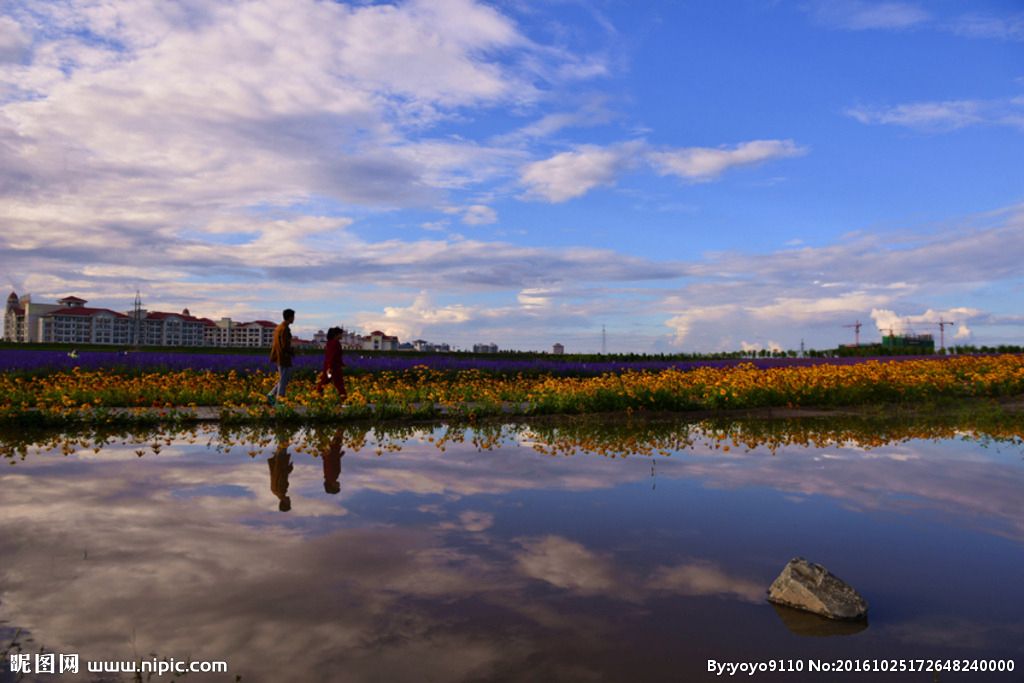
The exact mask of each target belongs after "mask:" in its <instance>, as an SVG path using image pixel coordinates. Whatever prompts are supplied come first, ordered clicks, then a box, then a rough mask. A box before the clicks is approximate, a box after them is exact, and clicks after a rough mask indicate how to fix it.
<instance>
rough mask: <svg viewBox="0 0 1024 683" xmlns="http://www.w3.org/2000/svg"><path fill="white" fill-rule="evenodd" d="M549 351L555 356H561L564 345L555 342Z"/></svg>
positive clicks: (563, 351)
mask: <svg viewBox="0 0 1024 683" xmlns="http://www.w3.org/2000/svg"><path fill="white" fill-rule="evenodd" d="M551 353H552V354H553V355H555V356H561V355H562V354H564V353H565V347H564V346H562V345H561V344H555V345H554V346H552V347H551Z"/></svg>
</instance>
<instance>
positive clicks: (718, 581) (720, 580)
mask: <svg viewBox="0 0 1024 683" xmlns="http://www.w3.org/2000/svg"><path fill="white" fill-rule="evenodd" d="M648 585H649V587H650V588H653V589H655V590H661V591H666V592H669V593H675V594H677V595H721V596H728V597H734V598H737V599H739V600H745V601H747V602H755V603H760V602H764V599H765V586H763V585H762V584H760V583H757V582H756V581H750V580H748V579H741V578H737V577H734V576H730V575H729V574H727V573H725V572H724V571H722V569H721V568H719V567H718V566H716V565H715V564H713V563H711V562H704V561H697V562H690V563H688V564H681V565H678V566H675V567H659V568H658V569H657V571H655V572H654V575H653V576H652V577H651V580H650V582H649V583H648Z"/></svg>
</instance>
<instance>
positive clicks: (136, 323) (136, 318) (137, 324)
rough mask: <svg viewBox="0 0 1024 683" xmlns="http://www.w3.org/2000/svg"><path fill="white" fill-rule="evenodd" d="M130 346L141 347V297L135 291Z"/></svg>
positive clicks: (137, 291)
mask: <svg viewBox="0 0 1024 683" xmlns="http://www.w3.org/2000/svg"><path fill="white" fill-rule="evenodd" d="M131 342H132V346H134V347H135V348H139V346H141V345H142V296H141V295H140V294H139V290H137V289H136V290H135V304H134V305H133V306H132V340H131Z"/></svg>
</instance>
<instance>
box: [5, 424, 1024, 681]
mask: <svg viewBox="0 0 1024 683" xmlns="http://www.w3.org/2000/svg"><path fill="white" fill-rule="evenodd" d="M772 429H775V428H772ZM631 430H632V431H631ZM612 431H613V430H611V428H609V429H608V430H605V431H602V428H601V426H600V425H596V426H595V425H590V426H588V427H587V428H586V429H584V430H582V431H579V430H577V431H572V430H567V431H565V432H559V430H558V428H557V427H549V428H546V429H543V430H537V429H533V428H529V427H523V426H505V427H504V428H500V429H499V428H491V429H490V430H489V431H479V432H474V431H473V430H467V431H466V432H464V433H458V434H455V435H454V436H455V438H451V437H452V434H450V433H449V432H448V429H447V428H446V427H444V426H437V427H423V428H415V429H406V430H405V431H403V432H401V433H399V434H391V435H381V434H375V433H370V434H367V435H363V434H361V433H360V432H358V430H356V431H353V430H352V429H351V428H349V429H347V430H346V431H343V432H334V431H332V430H330V429H324V428H317V429H316V430H309V431H305V430H303V431H297V432H295V431H289V432H278V433H272V432H268V433H249V434H238V433H236V434H220V433H218V432H211V431H203V432H200V433H198V434H187V433H179V434H173V433H170V434H161V435H152V434H151V435H140V436H137V437H128V438H120V439H114V440H112V441H109V442H107V443H101V442H102V439H99V440H97V439H92V440H90V439H89V438H85V439H79V440H78V441H77V442H71V443H62V442H60V441H59V440H58V441H54V442H51V443H43V442H42V441H41V442H40V443H39V444H36V445H32V444H31V443H30V442H31V441H32V439H28V440H27V442H28V443H27V445H28V447H27V448H26V449H25V450H23V451H22V452H20V453H18V454H11V453H8V454H7V455H8V457H7V458H6V460H7V462H6V463H5V462H3V461H2V460H0V467H2V469H0V558H2V559H0V639H2V641H3V644H4V645H6V644H7V643H9V642H11V641H12V640H17V641H18V643H20V646H21V648H22V651H24V652H35V651H38V649H39V648H40V647H43V648H45V650H46V651H48V652H54V653H77V654H79V655H80V657H81V658H82V661H83V662H84V661H85V660H104V659H116V660H139V659H146V660H151V659H152V658H153V657H154V656H155V657H157V658H174V659H175V660H184V659H188V658H191V659H193V660H222V661H227V662H228V664H229V666H230V673H229V674H227V675H222V676H220V677H211V676H205V677H204V676H202V675H197V674H192V675H189V676H187V677H186V678H184V679H183V680H185V681H193V680H197V681H198V680H235V676H236V675H240V676H241V677H242V678H241V680H242V681H382V682H383V681H489V680H514V681H518V680H531V681H689V680H710V679H712V678H714V676H712V675H711V674H709V673H708V671H707V666H708V660H709V659H714V660H717V661H720V662H757V661H767V660H772V659H774V660H803V661H805V662H806V661H807V660H808V659H822V660H827V661H834V660H837V659H882V658H929V659H933V658H940V659H947V658H956V659H968V660H973V659H979V658H985V659H1013V660H1015V666H1016V671H1015V672H1014V673H1003V674H990V675H987V676H986V675H984V674H977V673H975V674H959V675H957V674H947V673H943V674H941V675H940V676H937V677H936V676H935V675H933V674H931V673H917V674H909V673H907V674H864V673H861V674H847V675H841V676H833V677H832V678H829V677H827V676H823V675H820V674H819V675H816V676H806V675H805V676H799V675H796V674H786V675H780V674H760V675H758V676H755V677H754V678H755V679H757V680H769V681H770V680H838V679H842V680H851V681H869V680H881V681H912V680H918V681H933V680H950V681H970V680H997V681H1021V680H1024V620H1022V617H1021V612H1022V607H1024V580H1022V577H1024V495H1022V494H1024V455H1022V448H1021V446H1020V442H1019V440H1017V441H1016V442H1014V441H1012V440H1011V441H1010V442H1009V443H1007V442H1005V441H989V440H982V441H979V440H977V439H974V438H960V437H959V436H958V435H957V434H956V432H955V431H954V432H952V433H950V436H951V438H940V439H918V438H913V433H914V432H913V430H911V431H910V432H908V433H906V434H904V435H903V436H902V437H899V438H894V439H893V440H888V439H881V440H879V439H878V438H877V437H875V436H871V437H867V438H865V439H857V438H852V437H851V436H850V434H848V433H842V434H840V435H839V436H835V435H834V436H833V438H832V439H831V440H830V439H824V442H825V443H824V444H823V445H821V446H807V445H779V444H780V443H781V441H780V439H781V440H782V441H784V440H785V435H784V434H782V435H781V436H780V434H779V433H778V430H777V429H775V436H774V437H773V438H774V439H775V440H774V441H773V442H772V443H773V444H774V445H773V446H769V445H766V444H765V441H764V439H761V440H760V441H759V440H758V439H756V438H755V439H752V440H751V441H750V443H748V444H746V445H743V444H738V443H733V441H732V440H731V439H729V438H726V439H720V438H718V437H719V436H721V434H720V433H719V434H717V435H716V433H714V431H713V430H711V431H709V430H704V431H703V432H701V431H700V430H699V429H697V428H692V429H691V427H690V426H688V425H685V424H683V423H680V422H676V423H661V424H657V425H653V426H652V425H645V426H643V427H642V428H632V427H631V428H616V430H614V433H612ZM753 431H754V432H756V431H757V430H756V429H755V430H753ZM605 432H607V433H605ZM446 434H448V438H447V439H445V435H446ZM474 441H475V443H474ZM737 441H739V439H737ZM439 442H441V443H439ZM567 444H568V445H567ZM758 444H760V445H758ZM726 448H728V450H726ZM538 449H540V450H538ZM540 451H543V452H540ZM613 455H614V456H615V457H612V456H613ZM623 455H627V456H628V457H623ZM335 480H337V482H338V486H337V488H338V489H340V490H339V491H338V492H337V493H330V492H329V491H331V490H334V489H335V488H336V487H335V486H334V485H333V482H334V481H335ZM287 508H290V509H287ZM794 556H804V557H806V558H808V559H810V560H812V561H814V562H819V563H821V564H824V565H825V566H826V567H828V568H829V569H830V570H831V571H833V572H834V573H835V574H837V575H838V576H840V577H841V578H843V579H844V580H846V581H847V582H849V583H850V584H852V585H853V586H855V587H856V588H857V589H858V591H859V592H860V593H861V594H862V595H863V596H864V597H865V598H866V599H867V600H868V602H869V604H870V606H871V607H870V616H869V623H868V624H867V626H866V628H865V627H864V626H863V625H860V626H849V625H843V624H836V623H834V622H827V621H825V620H820V619H817V618H811V617H806V616H802V615H801V614H799V613H792V612H780V611H779V610H777V609H776V608H774V607H773V606H772V605H770V604H769V603H767V602H766V601H765V599H764V598H765V590H766V588H767V587H768V585H769V584H770V583H771V582H772V580H773V579H774V578H775V576H776V575H777V574H778V572H779V571H780V570H781V569H782V567H783V566H784V565H785V564H786V562H787V561H788V560H789V559H791V558H792V557H794ZM19 632H20V635H18V636H17V638H15V634H17V633H19ZM8 650H9V651H14V649H13V648H10V647H9V648H8ZM83 668H84V663H83ZM59 678H60V677H59V676H53V675H45V674H44V675H39V676H38V677H34V676H33V675H29V676H25V677H24V679H23V680H28V681H32V680H39V681H52V680H57V679H59ZM97 678H98V676H97V675H93V676H89V675H86V674H84V673H83V674H82V675H80V676H78V677H70V678H69V680H96V679H97ZM169 679H170V677H169V676H165V677H163V678H162V679H161V678H154V679H153V680H169ZM748 679H749V678H748ZM14 680H18V678H17V676H16V675H14V674H11V673H10V672H9V671H7V669H6V667H4V668H3V672H2V673H0V681H4V682H5V683H6V682H7V681H14ZM105 680H118V679H116V678H115V677H112V676H108V677H107V678H106V679H105ZM123 680H131V676H130V675H124V676H123Z"/></svg>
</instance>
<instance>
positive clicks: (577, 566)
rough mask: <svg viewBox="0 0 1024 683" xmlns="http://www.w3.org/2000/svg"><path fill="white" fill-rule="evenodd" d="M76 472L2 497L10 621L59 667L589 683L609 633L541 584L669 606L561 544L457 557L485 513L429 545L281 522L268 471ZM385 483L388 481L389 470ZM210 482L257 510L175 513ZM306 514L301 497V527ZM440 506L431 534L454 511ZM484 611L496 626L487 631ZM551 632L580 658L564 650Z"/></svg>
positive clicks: (215, 467) (231, 504)
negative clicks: (231, 487)
mask: <svg viewBox="0 0 1024 683" xmlns="http://www.w3.org/2000/svg"><path fill="white" fill-rule="evenodd" d="M379 462H381V461H379V460H375V461H374V463H375V464H376V463H379ZM68 464H69V466H70V467H69V468H68V470H67V471H66V472H61V473H57V472H48V473H47V474H46V476H38V475H41V474H42V472H43V471H44V470H49V469H50V468H47V467H41V468H38V469H37V468H35V467H34V466H28V467H25V468H23V469H19V470H18V472H17V474H5V475H4V476H3V477H2V480H3V481H2V484H0V486H2V488H0V503H2V505H3V509H4V511H5V515H4V517H3V519H2V520H0V556H3V557H4V558H5V563H4V565H3V567H2V574H0V590H2V594H3V596H4V601H3V605H2V610H3V612H2V614H3V618H4V619H6V620H8V621H9V622H10V623H12V624H15V625H17V626H19V627H23V628H25V629H27V630H29V631H30V632H32V633H33V634H34V635H35V636H36V638H37V640H38V641H39V642H42V643H45V644H46V646H47V647H48V648H50V649H52V650H55V651H67V652H71V651H75V652H79V653H81V654H82V655H83V656H86V657H89V658H95V659H100V658H107V657H109V658H118V659H124V658H131V657H134V656H136V654H143V655H144V654H146V653H149V652H157V653H158V654H159V655H161V656H171V657H175V658H183V657H185V656H190V657H192V658H193V659H224V660H227V661H228V662H229V664H231V665H232V667H233V669H232V670H233V671H234V672H237V673H241V674H242V675H243V678H244V679H247V678H254V679H257V680H258V679H261V678H262V677H264V676H266V677H267V678H268V679H271V680H274V679H276V680H285V679H289V680H318V679H321V678H322V677H323V676H324V672H325V671H342V670H343V671H344V672H345V675H346V677H347V679H349V680H354V681H358V680H460V679H465V678H473V677H482V678H486V677H488V676H492V675H495V672H499V671H515V670H519V671H524V672H531V671H533V669H531V667H535V666H537V667H541V669H542V670H543V671H545V672H547V674H550V676H551V677H555V678H558V677H561V676H562V675H563V674H564V673H565V672H566V671H574V672H575V673H574V674H573V675H572V676H570V677H579V678H582V679H585V678H591V677H593V676H595V675H598V672H599V671H600V670H601V669H600V665H599V664H597V662H598V661H599V659H600V657H601V656H603V655H598V656H595V657H587V658H584V661H582V662H581V661H576V660H575V659H574V657H575V656H578V654H579V653H580V652H581V651H583V652H586V651H592V652H594V653H597V652H603V649H604V645H603V642H602V636H603V635H606V634H607V633H609V632H610V629H611V628H612V625H611V624H609V623H608V622H607V621H606V620H605V619H604V618H603V617H601V616H599V615H598V614H597V613H592V612H591V609H590V608H589V607H586V606H582V605H576V606H575V607H574V608H572V609H566V607H565V605H564V604H561V605H559V604H551V605H549V604H544V603H542V602H537V601H536V600H533V599H531V598H530V597H529V596H528V593H529V589H530V586H531V584H533V583H534V581H533V580H534V579H538V578H539V579H542V580H544V581H545V582H546V583H547V584H548V585H549V586H552V587H553V588H554V589H556V592H558V593H565V594H567V595H589V596H592V597H594V596H601V597H602V598H608V599H616V598H618V599H620V600H624V601H627V602H630V603H635V601H638V600H641V599H644V598H645V597H646V598H650V597H652V596H654V595H656V594H658V595H660V594H663V593H664V591H666V590H675V588H673V587H670V586H665V585H661V586H658V587H652V588H650V590H649V591H647V595H646V596H645V595H644V594H642V592H641V589H640V588H639V587H638V586H642V584H643V582H642V581H637V580H636V578H635V577H633V576H632V575H631V574H630V573H628V572H625V571H623V570H622V569H621V568H618V567H617V566H616V564H615V559H614V557H613V556H611V555H606V554H602V553H598V552H595V551H593V550H590V549H588V548H586V547H584V546H583V545H582V544H580V543H577V542H574V541H571V540H569V539H566V538H562V537H556V536H549V537H544V538H537V539H529V538H528V539H523V540H521V541H519V542H515V543H509V542H502V541H501V540H500V539H495V538H489V539H488V542H487V543H486V544H480V545H478V546H472V545H471V546H467V547H460V546H459V545H457V543H458V541H457V540H456V541H455V543H456V545H452V544H451V543H449V539H450V537H451V536H452V532H454V533H455V534H459V533H463V532H466V533H472V534H481V533H485V532H487V531H488V530H489V529H490V528H491V526H492V525H493V522H494V517H493V514H492V513H490V512H485V511H480V510H463V511H461V512H458V513H453V519H455V520H457V524H454V525H453V526H452V527H450V528H448V529H446V530H441V529H438V528H437V527H436V526H433V529H435V530H436V531H432V530H431V529H432V526H431V524H429V522H430V519H425V520H422V521H423V522H426V524H416V523H415V522H414V523H413V524H412V526H408V527H383V526H380V525H373V526H372V528H339V526H338V523H337V522H332V526H329V527H326V528H323V529H318V528H317V526H316V525H314V526H312V527H306V526H303V527H295V526H294V521H295V519H296V518H295V517H294V516H293V514H292V513H289V514H280V513H277V512H276V506H275V505H274V503H275V502H276V499H275V498H274V497H273V496H272V495H271V494H270V492H269V482H268V480H267V473H266V468H265V466H264V460H263V459H262V458H256V459H255V460H253V461H238V460H234V461H229V460H217V459H214V460H212V461H210V462H208V463H202V462H181V461H178V462H177V463H164V462H158V461H155V460H143V461H138V463H136V462H135V461H128V462H125V461H123V460H120V459H117V458H115V459H114V460H113V461H111V462H109V463H102V462H89V463H79V466H78V467H73V465H74V461H73V460H69V461H68ZM568 466H570V467H572V466H576V467H578V466H579V463H578V462H573V463H568ZM353 469H356V468H353ZM484 469H486V468H484ZM376 474H377V475H379V476H381V477H383V478H385V479H386V478H387V477H388V476H389V471H388V468H383V469H382V470H381V471H379V472H377V473H376ZM319 475H320V472H319V466H318V463H316V462H315V461H314V462H312V463H311V464H310V461H309V460H308V459H306V460H305V464H303V461H302V460H298V464H297V466H296V469H295V471H294V472H293V473H292V477H293V485H295V484H297V483H299V482H300V481H302V480H309V481H312V482H313V483H314V484H318V483H319V479H320V476H319ZM364 476H367V477H371V476H374V475H372V474H371V473H366V474H365V475H364ZM594 476H595V481H596V475H594ZM510 480H511V481H517V482H518V481H520V479H519V478H516V477H512V478H510ZM522 481H525V479H523V480H522ZM200 482H205V484H203V485H204V486H206V487H207V490H209V487H211V486H216V485H218V484H223V485H226V484H227V483H228V482H233V483H234V484H235V486H236V487H241V488H244V489H246V490H250V491H252V494H253V495H252V496H237V495H228V496H224V497H217V496H215V495H203V496H198V497H187V496H185V497H183V496H179V495H175V493H177V492H180V491H189V490H192V489H194V488H195V487H196V486H198V485H199V484H200ZM546 483H547V484H548V485H551V482H550V481H547V482H546ZM349 485H350V484H349V482H346V483H345V486H346V487H348V486H349ZM588 485H589V484H588ZM499 487H500V488H501V489H509V488H510V484H509V480H506V481H504V482H502V483H500V484H499ZM321 495H324V494H321ZM324 500H325V501H326V502H325V504H329V502H330V501H331V500H333V499H330V498H325V499H324ZM313 503H314V501H313V500H311V499H309V496H303V497H301V498H298V499H297V500H296V505H295V508H294V510H295V511H299V510H301V509H303V507H313ZM436 505H437V506H438V507H437V508H436V509H431V510H427V511H426V514H428V515H429V516H430V517H431V518H433V517H434V515H435V514H437V513H438V512H440V513H442V514H444V513H445V511H446V504H443V503H439V504H436ZM350 516H351V515H350ZM346 519H347V518H346ZM313 521H314V522H315V521H316V520H313ZM357 521H358V520H357ZM364 523H365V522H364ZM369 523H370V524H371V525H372V524H373V522H372V521H370V522H369ZM308 530H312V531H314V532H315V533H306V531H308ZM517 558H518V559H517ZM515 567H521V568H523V569H524V572H523V573H517V572H516V571H514V570H513V568H515ZM620 579H622V580H623V581H624V582H623V583H622V584H621V585H620V584H619V581H620ZM676 592H680V591H676ZM682 593H683V594H687V593H686V591H682ZM550 597H551V598H552V599H554V600H556V601H557V595H553V596H550ZM453 605H456V606H457V605H468V606H469V607H468V608H467V610H466V611H465V612H462V611H460V610H458V609H454V608H453ZM453 610H454V611H453ZM480 610H484V611H489V612H494V613H496V614H498V615H503V616H500V618H499V619H497V621H496V622H495V623H494V624H490V625H485V627H483V628H482V627H481V622H479V620H477V619H474V617H473V615H474V613H475V612H478V611H480ZM552 632H554V633H559V634H562V637H564V638H566V639H567V641H568V642H572V643H573V652H574V653H575V655H573V654H570V653H568V652H567V653H564V654H562V653H560V652H559V650H558V649H557V648H554V647H553V646H552V643H551V641H550V634H551V633H552ZM591 660H593V662H592V663H591ZM537 662H539V664H538V663H537ZM534 673H535V672H534ZM524 675H525V677H526V678H530V677H531V675H530V674H529V673H527V674H524ZM540 677H541V678H543V677H545V676H544V675H540Z"/></svg>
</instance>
